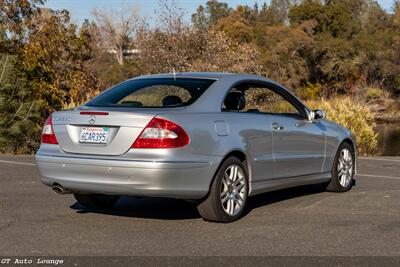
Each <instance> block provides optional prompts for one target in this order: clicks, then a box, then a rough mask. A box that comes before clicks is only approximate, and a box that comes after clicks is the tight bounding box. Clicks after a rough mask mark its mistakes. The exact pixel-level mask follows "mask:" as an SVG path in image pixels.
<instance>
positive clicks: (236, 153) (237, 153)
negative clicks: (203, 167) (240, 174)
mask: <svg viewBox="0 0 400 267" xmlns="http://www.w3.org/2000/svg"><path fill="white" fill-rule="evenodd" d="M230 157H236V158H238V159H239V160H240V161H242V162H245V167H246V172H247V175H248V182H249V185H248V186H249V192H251V164H250V160H249V159H250V157H249V156H248V154H247V153H246V152H245V151H243V150H242V149H232V150H230V151H229V152H227V153H226V154H225V156H224V157H223V158H222V159H221V161H220V162H219V164H218V168H217V169H216V171H215V173H214V176H213V178H212V179H211V182H210V185H209V188H210V189H211V185H212V183H213V181H214V179H215V176H216V175H217V172H218V171H219V169H220V167H221V165H222V164H223V163H224V162H225V160H227V159H228V158H230ZM210 189H209V191H210Z"/></svg>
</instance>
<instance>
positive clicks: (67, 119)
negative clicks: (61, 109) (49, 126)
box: [53, 116, 71, 123]
mask: <svg viewBox="0 0 400 267" xmlns="http://www.w3.org/2000/svg"><path fill="white" fill-rule="evenodd" d="M70 121H71V118H70V117H56V116H54V117H53V122H54V123H66V122H70Z"/></svg>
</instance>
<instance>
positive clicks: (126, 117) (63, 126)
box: [53, 110, 156, 155]
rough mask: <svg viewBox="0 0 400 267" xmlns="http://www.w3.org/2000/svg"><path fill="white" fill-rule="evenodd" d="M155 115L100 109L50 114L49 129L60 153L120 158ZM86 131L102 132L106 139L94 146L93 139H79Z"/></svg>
mask: <svg viewBox="0 0 400 267" xmlns="http://www.w3.org/2000/svg"><path fill="white" fill-rule="evenodd" d="M155 115H156V113H145V112H143V113H142V112H122V111H102V110H93V111H91V110H73V111H61V112H55V113H53V130H54V133H55V135H56V137H57V140H58V143H59V145H60V147H61V149H62V150H63V151H64V152H67V153H76V154H91V155H122V154H124V153H126V152H127V151H128V150H129V149H130V148H131V146H132V144H133V143H134V141H135V140H136V138H137V137H138V136H139V135H140V133H141V132H142V130H143V128H144V127H146V125H147V124H148V123H149V122H150V120H151V119H152V118H153V117H154V116H155ZM88 131H89V132H90V131H91V132H93V131H95V132H99V131H102V132H103V133H106V138H105V139H104V140H100V141H101V142H103V143H94V141H93V140H94V139H93V140H90V139H85V138H83V137H82V135H83V134H86V135H88V133H87V132H88ZM89 135H90V134H89ZM88 140H89V142H88ZM95 141H96V142H97V141H99V140H95Z"/></svg>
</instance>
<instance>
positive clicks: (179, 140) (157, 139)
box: [132, 118, 190, 148]
mask: <svg viewBox="0 0 400 267" xmlns="http://www.w3.org/2000/svg"><path fill="white" fill-rule="evenodd" d="M189 140H190V139H189V136H188V135H187V133H186V132H185V130H183V128H182V127H181V126H179V125H178V124H176V123H174V122H172V121H168V120H165V119H161V118H153V119H152V120H151V121H150V122H149V124H147V126H146V128H144V129H143V131H142V133H141V134H140V135H139V137H138V138H137V139H136V141H135V143H133V145H132V148H178V147H183V146H186V145H187V144H189Z"/></svg>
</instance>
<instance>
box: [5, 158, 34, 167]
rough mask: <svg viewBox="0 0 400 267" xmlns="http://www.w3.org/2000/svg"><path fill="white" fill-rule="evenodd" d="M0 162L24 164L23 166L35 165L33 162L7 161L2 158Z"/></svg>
mask: <svg viewBox="0 0 400 267" xmlns="http://www.w3.org/2000/svg"><path fill="white" fill-rule="evenodd" d="M0 163H6V164H16V165H25V166H36V164H35V163H29V162H20V161H9V160H2V159H0Z"/></svg>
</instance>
